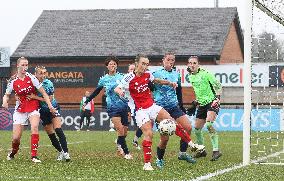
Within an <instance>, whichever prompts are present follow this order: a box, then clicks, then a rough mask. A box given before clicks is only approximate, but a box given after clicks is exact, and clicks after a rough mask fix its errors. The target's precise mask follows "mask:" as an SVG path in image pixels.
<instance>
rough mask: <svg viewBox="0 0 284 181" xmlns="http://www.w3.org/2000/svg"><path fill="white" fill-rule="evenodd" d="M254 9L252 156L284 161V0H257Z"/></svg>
mask: <svg viewBox="0 0 284 181" xmlns="http://www.w3.org/2000/svg"><path fill="white" fill-rule="evenodd" d="M252 12H253V19H252V58H251V60H252V74H251V77H252V92H251V103H252V106H251V108H252V112H251V133H250V136H251V137H250V158H251V162H252V163H258V164H275V165H284V48H283V45H284V19H283V18H284V0H255V2H254V6H253V11H252ZM254 72H260V73H261V74H262V76H261V77H255V75H254Z"/></svg>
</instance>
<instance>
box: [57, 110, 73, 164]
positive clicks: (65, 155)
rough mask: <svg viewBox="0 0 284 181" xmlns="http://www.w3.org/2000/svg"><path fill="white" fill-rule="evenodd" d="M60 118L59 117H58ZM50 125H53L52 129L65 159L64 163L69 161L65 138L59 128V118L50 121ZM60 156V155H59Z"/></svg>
mask: <svg viewBox="0 0 284 181" xmlns="http://www.w3.org/2000/svg"><path fill="white" fill-rule="evenodd" d="M58 116H60V115H58ZM52 124H53V127H54V130H55V133H56V135H57V136H58V138H59V142H60V145H61V148H62V150H63V152H64V153H63V157H64V159H65V161H67V162H68V161H70V159H71V158H70V155H69V151H68V146H67V139H66V136H65V134H64V132H63V130H62V128H61V119H60V117H54V118H53V119H52ZM61 154H62V153H61Z"/></svg>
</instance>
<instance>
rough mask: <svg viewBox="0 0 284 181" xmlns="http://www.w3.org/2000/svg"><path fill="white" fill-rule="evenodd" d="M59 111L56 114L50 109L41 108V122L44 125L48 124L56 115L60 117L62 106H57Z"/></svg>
mask: <svg viewBox="0 0 284 181" xmlns="http://www.w3.org/2000/svg"><path fill="white" fill-rule="evenodd" d="M56 110H57V113H56V115H54V114H52V113H51V112H50V111H49V110H48V109H40V110H39V113H40V119H41V124H42V125H43V126H46V125H48V124H51V123H52V119H53V118H55V117H60V113H59V111H60V107H56Z"/></svg>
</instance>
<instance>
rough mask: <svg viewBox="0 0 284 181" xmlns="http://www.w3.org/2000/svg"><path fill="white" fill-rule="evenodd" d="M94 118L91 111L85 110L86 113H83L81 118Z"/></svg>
mask: <svg viewBox="0 0 284 181" xmlns="http://www.w3.org/2000/svg"><path fill="white" fill-rule="evenodd" d="M91 116H92V113H91V110H88V109H85V111H82V112H81V118H84V117H87V118H90V117H91Z"/></svg>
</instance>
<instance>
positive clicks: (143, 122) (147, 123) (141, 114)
mask: <svg viewBox="0 0 284 181" xmlns="http://www.w3.org/2000/svg"><path fill="white" fill-rule="evenodd" d="M149 109H150V108H148V109H139V110H138V111H137V112H136V115H135V119H136V122H137V126H138V127H139V128H140V129H141V130H142V132H143V135H144V137H143V141H142V147H143V155H144V166H143V170H154V169H153V167H152V165H151V159H152V139H153V131H152V127H153V124H152V121H151V119H150V117H149Z"/></svg>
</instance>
